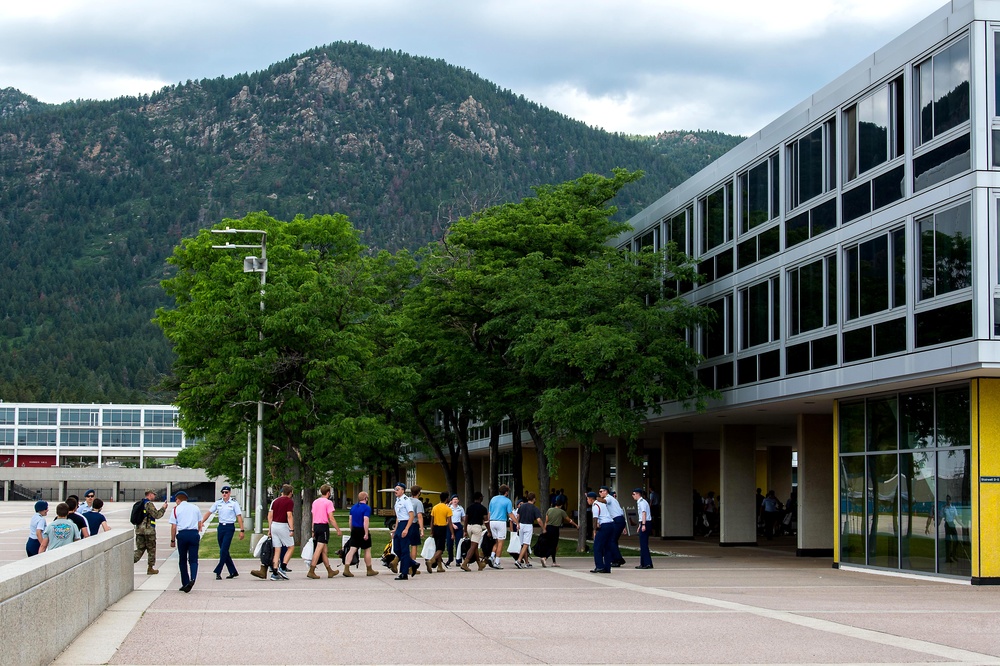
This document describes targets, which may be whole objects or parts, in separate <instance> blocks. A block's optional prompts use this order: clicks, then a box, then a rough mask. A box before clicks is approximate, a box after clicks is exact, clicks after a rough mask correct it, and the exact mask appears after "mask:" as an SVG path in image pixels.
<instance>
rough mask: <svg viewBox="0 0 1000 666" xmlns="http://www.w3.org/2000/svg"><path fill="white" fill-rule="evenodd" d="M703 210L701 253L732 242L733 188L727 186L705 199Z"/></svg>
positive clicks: (701, 200) (701, 201)
mask: <svg viewBox="0 0 1000 666" xmlns="http://www.w3.org/2000/svg"><path fill="white" fill-rule="evenodd" d="M698 205H699V206H700V208H701V251H702V253H705V252H708V251H709V250H711V249H712V248H716V247H718V246H720V245H722V244H723V243H725V242H727V241H729V240H732V237H733V233H732V224H731V220H732V211H733V186H732V185H730V184H728V183H727V184H726V185H724V186H723V187H720V188H719V189H717V190H716V191H715V192H712V193H711V194H709V195H708V196H706V197H704V198H703V199H699V200H698Z"/></svg>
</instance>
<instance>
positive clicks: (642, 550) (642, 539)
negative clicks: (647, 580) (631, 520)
mask: <svg viewBox="0 0 1000 666" xmlns="http://www.w3.org/2000/svg"><path fill="white" fill-rule="evenodd" d="M632 499H633V500H635V513H636V519H637V521H638V523H639V524H638V525H637V526H636V532H637V533H638V534H639V566H637V567H636V569H652V568H653V558H652V556H651V555H650V554H649V533H650V532H652V531H653V530H652V528H653V523H652V518H653V516H652V512H651V511H650V508H649V502H648V501H647V500H646V498H644V497H643V496H642V488H636V489H635V490H633V491H632Z"/></svg>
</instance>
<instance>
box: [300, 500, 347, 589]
mask: <svg viewBox="0 0 1000 666" xmlns="http://www.w3.org/2000/svg"><path fill="white" fill-rule="evenodd" d="M332 490H333V489H332V488H331V487H330V484H329V483H324V484H323V485H322V486H320V487H319V497H317V498H316V499H314V500H313V503H312V519H313V556H312V561H311V562H310V563H309V573H307V574H306V578H319V575H318V574H317V573H316V567H317V566H319V563H320V560H322V561H323V566H325V567H326V577H327V578H333V577H334V576H336V575H337V574H338V573H339V572H338V571H337V570H336V569H334V568H333V567H331V566H330V525H333V528H334V529H335V530H337V536H340V535H341V531H340V525H338V524H337V519H336V518H334V517H333V510H334V506H333V500H331V499H330V492H331V491H332Z"/></svg>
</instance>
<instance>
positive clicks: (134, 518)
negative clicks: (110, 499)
mask: <svg viewBox="0 0 1000 666" xmlns="http://www.w3.org/2000/svg"><path fill="white" fill-rule="evenodd" d="M145 519H146V498H145V497H143V498H142V499H141V500H139V501H137V502H136V503H135V504H133V505H132V515H130V516H129V517H128V522H130V523H132V524H133V525H135V526H136V527H139V525H142V521H143V520H145Z"/></svg>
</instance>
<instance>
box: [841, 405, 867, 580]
mask: <svg viewBox="0 0 1000 666" xmlns="http://www.w3.org/2000/svg"><path fill="white" fill-rule="evenodd" d="M861 411H862V415H863V414H864V405H862V408H861ZM862 444H864V442H862ZM865 514H866V511H865V456H843V457H841V459H840V561H841V562H843V563H845V564H865V563H866V557H865V537H866V535H867V532H868V530H867V529H866V527H867V526H866V525H865Z"/></svg>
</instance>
